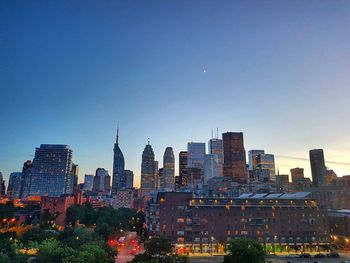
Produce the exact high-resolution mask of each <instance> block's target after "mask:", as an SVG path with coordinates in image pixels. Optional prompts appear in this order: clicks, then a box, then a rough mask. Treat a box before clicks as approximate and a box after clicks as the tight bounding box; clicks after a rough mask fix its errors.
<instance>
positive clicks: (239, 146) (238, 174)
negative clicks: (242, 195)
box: [222, 132, 248, 183]
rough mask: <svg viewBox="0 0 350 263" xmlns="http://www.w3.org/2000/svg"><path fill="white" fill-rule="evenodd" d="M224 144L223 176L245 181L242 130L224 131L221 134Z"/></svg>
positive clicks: (239, 181)
mask: <svg viewBox="0 0 350 263" xmlns="http://www.w3.org/2000/svg"><path fill="white" fill-rule="evenodd" d="M222 139H223V145H224V177H226V178H230V179H233V180H234V181H236V182H238V183H246V182H247V179H248V173H247V171H246V157H245V149H244V143H243V133H242V132H226V133H223V134H222Z"/></svg>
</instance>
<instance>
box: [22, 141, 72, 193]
mask: <svg viewBox="0 0 350 263" xmlns="http://www.w3.org/2000/svg"><path fill="white" fill-rule="evenodd" d="M72 154H73V151H72V150H71V149H70V147H69V146H68V145H55V144H41V145H40V148H36V150H35V157H34V160H33V167H32V175H31V185H30V192H29V195H32V196H52V197H58V196H60V195H62V194H72V189H73V187H72V186H73V180H72V178H73V176H72Z"/></svg>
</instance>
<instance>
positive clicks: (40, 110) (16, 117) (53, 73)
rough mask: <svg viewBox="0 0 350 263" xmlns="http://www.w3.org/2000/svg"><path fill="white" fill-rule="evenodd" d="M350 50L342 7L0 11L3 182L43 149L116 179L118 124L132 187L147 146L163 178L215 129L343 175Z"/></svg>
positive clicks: (2, 4)
mask: <svg viewBox="0 0 350 263" xmlns="http://www.w3.org/2000/svg"><path fill="white" fill-rule="evenodd" d="M349 47H350V2H349V1H346V0H343V1H342V0H337V1H333V0H329V1H325V0H323V1H319V0H317V1H313V0H310V1H301V0H290V1H287V0H285V1H277V0H276V1H266V0H262V1H260V0H259V1H224V0H222V1H205V0H193V1H152V0H151V1H103V0H101V1H100V0H99V1H90V0H87V1H82V0H76V1H41V0H36V1H28V0H22V1H17V0H13V1H0V171H1V172H2V173H3V174H4V177H5V179H7V178H8V175H9V174H10V173H11V172H15V171H21V169H22V165H23V162H24V161H26V160H27V159H32V158H33V157H34V152H35V147H39V145H40V144H45V143H49V144H68V145H70V146H71V148H72V149H73V158H74V162H75V163H78V164H79V166H80V181H82V180H83V178H84V174H93V173H94V172H95V170H96V168H98V167H104V168H106V169H108V170H109V171H110V174H111V173H112V162H113V144H114V141H115V134H116V127H117V124H118V123H119V127H120V147H121V149H122V151H123V153H124V157H125V163H126V168H127V169H131V170H133V171H134V173H135V176H136V178H135V181H136V185H138V184H139V180H140V167H141V155H142V151H143V149H144V146H145V144H147V139H148V138H149V139H150V142H151V145H152V147H153V149H154V151H155V155H156V159H157V160H159V161H160V166H161V163H162V156H163V154H164V151H165V148H166V146H172V147H173V148H174V151H175V154H176V157H178V153H179V151H181V150H186V147H187V146H186V145H187V142H189V141H194V142H207V141H208V140H209V139H210V137H211V129H212V128H213V129H216V128H218V129H219V133H220V134H221V133H222V132H226V131H242V132H244V141H245V149H246V150H247V151H248V150H251V149H264V150H265V151H266V152H267V153H272V154H275V156H276V157H275V158H276V169H277V168H278V170H279V172H280V174H286V173H289V169H290V168H293V167H303V168H304V169H305V175H306V176H311V174H310V164H309V161H308V151H309V150H310V149H314V148H322V149H324V152H325V158H326V165H327V166H328V167H330V168H331V169H334V170H335V172H336V173H337V174H338V175H346V174H350V136H349V134H350V133H349V131H350V117H349V110H350V103H349V98H350V48H349ZM177 161H178V158H176V168H177V165H178V162H177Z"/></svg>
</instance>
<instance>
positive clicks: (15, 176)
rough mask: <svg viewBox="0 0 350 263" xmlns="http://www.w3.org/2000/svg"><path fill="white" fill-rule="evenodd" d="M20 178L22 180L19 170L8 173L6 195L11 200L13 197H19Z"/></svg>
mask: <svg viewBox="0 0 350 263" xmlns="http://www.w3.org/2000/svg"><path fill="white" fill-rule="evenodd" d="M21 180H22V173H21V172H15V173H11V174H10V178H9V184H8V186H7V196H8V197H9V198H10V199H12V200H13V199H17V198H20V192H21Z"/></svg>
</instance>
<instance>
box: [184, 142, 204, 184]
mask: <svg viewBox="0 0 350 263" xmlns="http://www.w3.org/2000/svg"><path fill="white" fill-rule="evenodd" d="M204 155H205V143H202V142H189V143H188V144H187V168H196V169H198V171H199V173H200V180H197V181H196V183H194V181H192V184H193V186H197V184H199V185H200V184H202V183H203V181H204Z"/></svg>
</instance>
